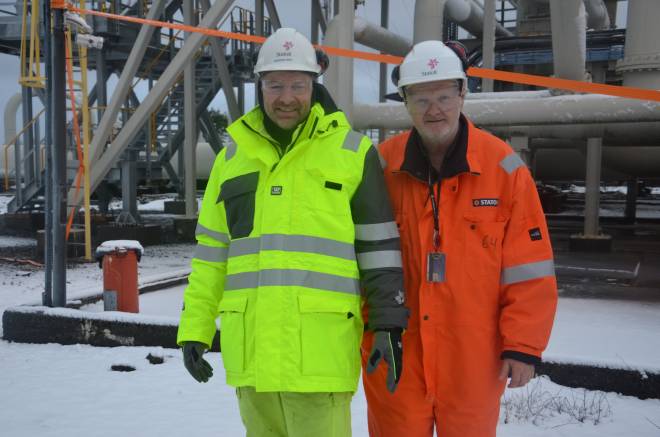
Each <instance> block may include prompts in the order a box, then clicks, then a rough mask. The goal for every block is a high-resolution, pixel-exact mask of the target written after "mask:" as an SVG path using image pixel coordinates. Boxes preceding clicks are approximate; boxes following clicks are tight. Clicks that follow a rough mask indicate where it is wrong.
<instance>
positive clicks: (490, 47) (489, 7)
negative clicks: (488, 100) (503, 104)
mask: <svg viewBox="0 0 660 437" xmlns="http://www.w3.org/2000/svg"><path fill="white" fill-rule="evenodd" d="M496 19H497V18H496V16H495V0H484V34H483V43H482V52H483V67H484V68H490V69H492V68H495V20H496ZM492 91H493V79H482V80H481V92H483V93H490V92H492Z"/></svg>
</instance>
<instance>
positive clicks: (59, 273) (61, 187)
mask: <svg viewBox="0 0 660 437" xmlns="http://www.w3.org/2000/svg"><path fill="white" fill-rule="evenodd" d="M53 21H54V23H53V24H54V25H53V38H52V41H53V45H52V61H53V72H52V73H53V74H52V76H53V90H52V112H53V117H52V128H53V138H52V140H53V147H52V154H53V156H52V164H53V166H52V167H53V172H52V174H51V176H52V178H53V185H52V188H53V191H52V193H51V196H52V199H53V200H52V227H53V228H52V231H53V241H52V243H53V279H52V287H53V301H52V305H53V306H56V307H63V306H65V305H66V258H67V253H66V252H67V250H66V238H65V223H66V192H67V178H66V100H65V94H66V92H65V91H66V90H65V84H66V73H65V64H64V60H65V50H64V11H63V10H62V9H55V10H54V11H53Z"/></svg>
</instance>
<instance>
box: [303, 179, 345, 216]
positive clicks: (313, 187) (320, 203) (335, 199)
mask: <svg viewBox="0 0 660 437" xmlns="http://www.w3.org/2000/svg"><path fill="white" fill-rule="evenodd" d="M295 179H296V180H295V182H296V190H297V199H296V200H297V202H296V203H298V205H299V206H301V207H303V208H309V209H312V210H315V211H323V212H327V213H330V214H332V215H334V216H337V215H339V216H350V213H351V208H350V195H349V191H350V189H351V187H349V185H348V183H347V180H346V177H345V176H343V175H342V174H341V173H339V172H335V171H331V170H327V169H321V168H306V169H303V170H299V171H298V172H296V176H295Z"/></svg>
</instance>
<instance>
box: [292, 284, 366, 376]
mask: <svg viewBox="0 0 660 437" xmlns="http://www.w3.org/2000/svg"><path fill="white" fill-rule="evenodd" d="M329 299H331V298H328V297H325V298H324V297H323V296H318V297H317V296H305V295H302V296H299V297H298V304H299V308H300V347H301V359H302V363H301V372H302V374H303V375H308V376H336V377H347V376H351V375H353V374H354V373H357V372H358V368H359V366H360V357H359V354H358V345H359V343H360V340H361V335H360V333H361V329H363V328H362V320H361V318H360V317H359V316H358V314H359V313H358V309H357V304H356V303H354V302H351V301H349V300H329Z"/></svg>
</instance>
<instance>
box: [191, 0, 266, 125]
mask: <svg viewBox="0 0 660 437" xmlns="http://www.w3.org/2000/svg"><path fill="white" fill-rule="evenodd" d="M257 2H262V8H261V9H262V12H263V0H257ZM200 4H201V6H202V11H204V13H206V12H207V11H208V10H209V9H210V8H211V3H210V1H209V0H200ZM262 21H263V15H262ZM258 22H259V21H258V20H257V23H258ZM262 28H263V22H262ZM257 29H258V25H257ZM210 41H211V56H213V60H214V61H215V65H216V66H217V67H218V76H220V83H221V85H222V91H223V92H224V93H225V100H227V110H228V111H229V118H230V119H231V121H234V120H238V119H239V118H240V117H241V115H243V111H242V109H241V108H240V107H239V106H238V101H237V100H236V93H234V85H233V82H232V80H231V74H230V73H229V66H228V65H227V59H226V58H225V51H224V49H223V47H222V44H220V40H219V39H218V38H211V40H210Z"/></svg>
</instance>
